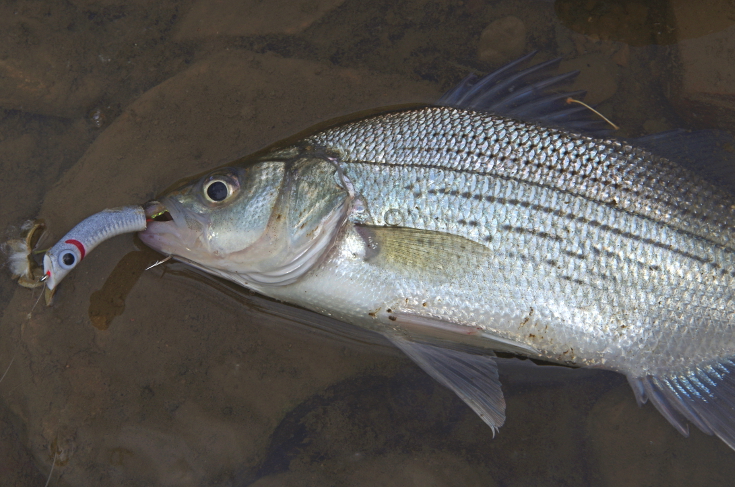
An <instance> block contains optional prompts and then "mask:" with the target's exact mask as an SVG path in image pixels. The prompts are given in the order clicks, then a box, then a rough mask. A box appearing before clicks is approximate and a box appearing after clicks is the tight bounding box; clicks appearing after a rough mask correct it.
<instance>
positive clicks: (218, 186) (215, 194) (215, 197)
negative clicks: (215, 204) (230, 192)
mask: <svg viewBox="0 0 735 487" xmlns="http://www.w3.org/2000/svg"><path fill="white" fill-rule="evenodd" d="M207 196H209V199H211V200H212V201H222V200H224V199H225V198H227V185H226V184H225V183H223V182H222V181H215V182H213V183H212V184H210V185H209V186H207Z"/></svg>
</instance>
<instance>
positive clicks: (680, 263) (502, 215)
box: [308, 108, 735, 374]
mask: <svg viewBox="0 0 735 487" xmlns="http://www.w3.org/2000/svg"><path fill="white" fill-rule="evenodd" d="M426 127H430V130H427V129H426ZM367 133H370V134H371V135H370V137H367V136H366V134H367ZM376 134H377V135H376ZM478 134H484V135H478ZM379 135H380V136H379ZM308 142H309V143H311V144H314V145H317V146H322V147H326V148H328V149H329V150H332V151H335V152H336V153H337V154H338V155H339V158H340V160H341V161H342V162H343V164H344V166H343V168H344V171H345V173H346V174H347V176H348V177H349V178H350V179H351V180H352V181H353V183H354V184H355V188H356V190H357V192H358V193H359V194H360V195H362V197H363V198H365V199H366V201H367V205H366V206H367V207H368V208H370V211H371V212H372V213H371V216H372V218H373V219H374V221H373V223H374V224H376V225H385V224H386V222H385V219H384V218H383V215H385V214H386V212H401V218H400V219H401V225H403V226H409V227H412V228H420V229H424V230H430V231H441V232H448V233H452V234H456V235H461V236H463V237H466V238H468V239H471V240H473V241H475V242H478V243H481V244H483V245H487V246H488V247H489V248H491V249H492V251H493V253H494V255H495V257H496V259H497V261H496V263H495V264H494V266H493V267H492V268H491V269H489V273H488V275H497V274H500V275H502V279H501V280H500V282H495V283H486V284H485V285H484V286H482V288H479V289H472V290H471V293H477V294H476V295H475V299H476V300H477V301H479V302H481V303H487V307H488V308H489V309H488V310H486V311H485V313H486V314H492V313H493V312H494V308H496V307H497V306H498V303H497V300H501V301H502V300H510V301H511V302H512V303H516V304H511V305H509V308H513V307H514V306H515V308H516V309H514V310H513V313H512V314H513V316H514V317H515V318H517V317H518V316H519V315H520V313H521V312H522V311H523V310H525V309H527V308H528V306H529V304H528V303H535V306H536V307H537V308H543V307H544V305H545V304H544V303H546V306H548V310H549V313H550V315H556V316H555V319H553V321H554V327H556V328H557V329H558V328H559V327H564V326H570V327H573V328H574V329H575V332H576V331H581V332H582V335H581V336H580V335H579V334H577V335H575V338H574V341H576V342H577V344H578V347H577V348H578V350H581V351H583V350H586V349H588V350H591V351H592V350H594V351H595V352H594V353H591V354H590V355H589V356H584V354H583V353H582V354H580V353H578V354H577V356H578V360H579V361H580V362H582V363H587V364H594V363H598V364H602V363H604V364H606V366H608V367H612V368H614V369H617V370H623V371H630V370H631V369H636V372H637V373H643V374H645V373H652V372H655V371H658V370H660V369H665V368H670V367H671V366H672V365H674V364H676V365H677V366H680V365H681V363H682V361H684V362H686V363H689V364H693V363H698V362H701V361H703V360H709V359H714V358H722V357H723V355H729V354H731V353H732V352H731V350H732V349H733V346H734V345H735V342H734V341H733V338H732V336H731V335H732V333H731V330H732V327H733V325H734V323H733V321H732V318H731V317H732V313H733V311H735V308H734V307H733V305H732V304H731V303H732V302H733V300H732V290H731V287H732V278H733V277H732V275H731V273H730V272H729V271H727V272H722V270H728V269H733V268H735V266H733V263H734V262H733V261H734V258H733V252H732V250H731V247H730V246H729V245H728V246H725V245H724V242H726V239H725V236H726V233H727V232H723V231H722V229H723V228H729V227H727V225H728V222H729V221H730V220H731V218H732V215H731V214H730V212H727V211H725V208H729V207H730V206H732V205H730V204H729V201H730V196H729V195H728V194H727V193H724V192H722V191H720V190H718V189H717V188H715V187H713V186H711V185H709V184H708V183H705V182H703V181H701V180H698V179H694V180H695V181H696V182H697V183H698V186H694V185H693V184H692V183H690V182H689V181H690V180H692V179H693V178H691V175H689V174H687V173H686V171H685V170H684V169H681V168H679V167H677V166H674V165H672V164H671V163H670V162H668V161H667V160H664V159H661V158H656V157H654V156H651V155H650V154H647V153H645V152H644V151H642V150H639V149H633V148H626V147H625V146H623V145H622V144H621V143H619V142H615V141H599V140H594V139H589V138H586V137H583V136H578V135H573V134H567V133H564V132H560V131H556V130H553V129H548V128H543V127H537V126H535V125H531V124H523V123H521V122H516V121H512V120H507V119H502V118H500V117H497V116H494V115H488V114H484V113H473V112H465V111H459V110H456V109H452V108H426V109H420V110H415V111H407V112H400V113H395V114H387V115H383V116H379V117H375V118H373V119H370V120H368V121H367V123H365V121H363V122H359V123H355V124H347V125H343V126H340V127H337V128H334V129H331V130H327V131H325V132H322V133H320V134H318V135H316V136H313V137H311V138H310V139H309V140H308ZM587 154H588V155H587ZM499 155H500V156H502V157H500V158H499ZM654 169H655V175H650V176H649V175H648V172H652V171H653V170H654ZM665 181H674V182H676V186H675V187H673V188H671V187H667V188H666V190H664V186H665ZM616 183H617V184H618V186H620V187H618V188H616V189H615V190H614V191H613V190H611V189H610V187H611V186H612V185H614V184H616ZM623 184H625V187H623ZM407 188H408V189H407ZM476 195H477V196H478V198H477V199H475V196H476ZM692 195H698V196H697V197H695V198H691V201H690V202H689V203H688V204H687V203H686V200H685V199H683V198H686V197H690V196H692ZM714 195H716V196H717V197H718V198H720V199H719V200H718V201H721V202H725V203H722V204H720V205H717V206H715V207H714V208H713V207H712V205H711V204H705V202H704V200H705V199H706V198H710V197H714ZM610 199H615V201H616V203H617V204H616V205H611V204H608V202H609V200H610ZM406 201H408V202H409V203H408V204H405V203H406ZM683 202H684V203H683ZM695 214H696V215H702V216H706V217H707V219H706V220H704V221H703V220H702V219H701V218H696V217H693V215H695ZM468 222H473V224H472V225H470V224H468ZM712 242H718V243H719V242H723V245H714V246H713V245H712ZM728 243H729V241H728ZM580 256H581V257H580ZM501 262H504V263H502V264H501ZM496 273H497V274H496ZM509 289H515V290H516V294H514V293H513V292H510V291H508V290H509ZM521 294H522V295H523V297H520V295H521ZM667 295H675V296H678V297H679V298H680V299H679V300H678V302H677V306H676V307H675V308H674V309H667V308H664V307H661V306H660V305H658V300H659V297H660V296H667ZM493 296H494V297H495V298H496V299H493ZM468 299H469V298H468ZM560 299H563V300H564V301H565V302H567V303H574V304H575V305H576V306H577V307H583V306H594V307H595V308H596V309H597V310H598V311H599V314H598V316H597V317H596V322H585V320H589V319H590V314H589V313H581V312H576V311H574V310H573V309H571V308H570V309H568V310H566V311H565V312H563V313H562V312H559V311H558V310H557V311H556V312H552V310H554V309H555V307H554V304H553V303H554V302H556V301H559V300H560ZM478 307H482V305H478ZM682 308H688V309H689V310H690V311H689V312H691V313H694V314H700V315H702V316H704V317H711V320H710V321H709V322H710V326H709V327H704V328H700V329H701V333H706V334H710V335H712V336H717V337H718V338H720V343H719V346H715V347H712V346H701V347H694V349H693V347H692V346H691V345H690V344H691V343H702V341H703V339H705V338H706V337H704V336H698V337H697V340H694V341H686V342H683V341H681V340H672V341H666V343H665V344H664V343H663V342H662V337H663V336H676V335H677V334H678V333H681V331H682V330H687V331H688V332H689V333H694V332H693V331H692V329H691V328H690V327H689V325H688V324H687V322H686V319H685V318H686V317H688V316H687V315H688V313H682V312H681V309H682ZM621 309H623V310H627V311H626V312H625V313H622V314H621ZM449 314H450V316H444V318H447V319H455V320H456V317H453V316H451V312H450V313H449ZM723 318H724V319H723ZM457 321H461V320H457ZM580 323H584V324H583V325H580ZM495 325H496V328H495V329H494V330H493V331H496V332H499V333H502V334H503V335H504V336H506V337H509V338H513V339H516V340H519V341H528V340H529V338H528V336H527V334H525V333H524V334H522V333H521V332H520V331H519V330H518V327H517V323H516V322H514V320H506V322H504V326H503V327H501V326H497V325H498V322H497V320H495ZM580 326H581V328H582V329H581V330H578V329H579V328H580ZM621 327H623V328H621ZM613 329H618V330H622V331H618V332H615V333H616V334H617V335H618V337H616V342H617V343H615V344H611V343H609V342H610V340H609V338H610V336H609V333H608V331H606V330H613ZM570 335H571V334H570ZM582 336H587V337H589V340H590V342H589V343H586V344H585V343H582V342H584V341H585V339H584V338H582ZM552 340H553V342H554V343H559V342H563V340H561V341H560V340H558V339H554V338H552ZM594 340H600V341H601V342H603V343H605V344H606V345H604V346H603V345H596V344H594V343H592V341H594ZM554 343H547V342H543V340H541V339H539V338H538V337H534V340H533V345H534V346H536V347H537V348H539V350H541V351H542V354H543V355H544V356H545V357H546V358H549V359H553V360H561V359H563V358H562V357H560V354H561V353H563V351H564V350H562V348H565V347H561V348H560V347H559V346H556V345H554ZM630 343H635V344H636V346H637V347H639V348H642V349H645V350H654V349H655V351H656V356H655V357H652V358H651V357H649V358H647V362H646V363H645V364H641V363H640V360H639V354H637V353H635V352H631V351H626V352H625V353H624V352H623V348H624V347H625V346H626V345H627V344H630ZM567 348H568V347H567ZM684 355H686V357H684Z"/></svg>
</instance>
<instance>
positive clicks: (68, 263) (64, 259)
mask: <svg viewBox="0 0 735 487" xmlns="http://www.w3.org/2000/svg"><path fill="white" fill-rule="evenodd" d="M76 262H77V256H76V255H74V252H72V251H71V250H67V251H65V252H62V253H61V254H59V266H61V268H62V269H66V270H69V269H71V268H73V267H74V264H76Z"/></svg>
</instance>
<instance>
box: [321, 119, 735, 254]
mask: <svg viewBox="0 0 735 487" xmlns="http://www.w3.org/2000/svg"><path fill="white" fill-rule="evenodd" d="M381 136H382V137H381ZM307 140H308V141H309V142H311V143H313V144H316V145H318V146H323V147H327V148H330V149H333V150H336V151H337V152H339V154H340V156H341V158H342V160H343V161H344V162H348V163H349V162H357V161H368V162H374V163H381V164H386V165H396V166H404V165H405V166H413V165H423V166H427V167H443V168H447V169H452V170H455V171H478V172H480V173H482V174H494V175H497V176H499V177H501V178H508V179H517V180H520V181H525V182H529V183H535V184H539V185H542V186H548V187H551V188H554V189H557V190H559V191H564V192H570V193H573V194H579V195H582V196H584V197H586V198H589V199H591V200H593V201H597V202H604V203H610V204H614V205H615V206H617V207H618V208H619V209H621V210H625V211H629V212H632V213H635V214H639V215H642V216H646V217H649V218H651V219H653V220H655V221H657V222H661V223H665V224H669V225H671V226H673V227H675V228H677V229H680V230H685V231H688V232H692V233H694V234H695V235H698V236H700V237H703V238H706V239H708V240H711V241H713V242H715V243H718V244H720V245H725V246H728V247H730V248H731V249H732V248H733V247H732V245H733V244H732V242H733V239H732V237H733V231H734V230H735V226H734V222H735V201H733V198H732V196H731V195H730V194H729V193H727V192H725V191H723V190H721V189H719V188H717V187H716V186H714V185H711V184H709V183H707V182H705V181H702V180H701V179H699V178H693V177H692V174H691V173H690V172H689V171H687V170H685V169H683V168H682V167H680V166H677V165H675V164H672V163H671V162H670V161H668V160H666V159H663V158H659V157H655V156H653V155H651V154H650V153H648V152H646V151H643V150H641V149H637V148H634V147H632V146H628V145H626V144H623V143H621V142H619V141H613V140H597V139H591V138H589V137H585V136H581V135H576V134H571V133H569V132H565V131H561V130H556V129H551V128H547V127H540V126H536V125H533V124H527V123H523V122H518V121H514V120H509V119H505V118H502V117H498V116H496V115H491V114H487V113H480V112H467V111H464V110H458V109H455V108H450V107H430V108H424V109H417V110H409V111H402V112H398V113H389V114H385V115H382V116H378V117H374V118H372V119H369V120H367V121H361V122H357V123H350V124H346V125H343V126H340V127H337V128H335V129H332V130H327V131H324V132H322V133H320V134H318V135H315V136H313V137H310V138H309V139H307ZM713 202H717V203H715V204H713Z"/></svg>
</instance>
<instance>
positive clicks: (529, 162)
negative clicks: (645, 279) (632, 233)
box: [403, 134, 727, 229]
mask: <svg viewBox="0 0 735 487" xmlns="http://www.w3.org/2000/svg"><path fill="white" fill-rule="evenodd" d="M461 135H462V136H463V137H464V138H471V139H473V140H479V141H480V142H492V143H495V142H497V140H493V139H496V138H495V137H492V136H487V135H485V136H484V137H482V138H480V137H477V136H471V137H468V134H461ZM445 136H446V134H440V135H436V134H435V135H434V137H435V138H441V137H445ZM523 148H524V149H526V150H536V149H537V148H538V146H537V145H536V144H526V145H524V146H523ZM547 149H548V147H547ZM630 149H631V150H632V151H633V152H642V151H643V149H640V148H636V147H631V148H630ZM403 150H406V151H412V150H413V151H421V152H436V151H438V150H439V148H437V147H424V146H416V147H413V146H407V147H404V148H403ZM442 150H443V151H444V152H445V153H447V154H450V153H453V154H457V155H459V154H467V155H468V156H470V157H476V158H484V159H492V160H495V161H498V162H501V163H503V162H506V161H509V162H511V163H514V164H515V163H518V162H519V161H520V160H521V158H520V157H518V156H516V155H513V154H512V153H511V154H491V153H486V152H483V151H479V150H476V149H475V150H470V149H464V148H461V147H445V148H442ZM554 150H555V151H557V154H555V156H556V157H549V158H548V159H547V160H548V161H550V162H549V163H545V162H544V161H539V160H535V159H533V157H526V158H524V159H523V163H524V165H525V166H527V167H535V168H536V169H539V170H543V169H546V170H547V171H548V172H549V174H550V175H553V174H554V173H556V174H557V175H559V176H565V175H570V176H573V177H575V178H577V177H578V176H581V178H583V179H586V180H588V181H590V182H591V183H592V184H594V185H605V186H609V187H611V188H613V189H614V190H615V191H619V192H621V193H622V194H623V195H631V196H633V197H634V198H639V199H642V200H644V202H646V203H655V204H660V205H662V206H664V207H668V206H669V204H668V203H667V201H666V200H664V199H661V198H659V197H656V196H655V195H647V194H644V193H643V192H641V191H638V190H635V189H629V188H626V187H625V186H623V185H621V184H620V183H619V182H617V181H615V180H613V179H610V178H600V177H597V176H594V175H592V174H586V173H584V172H582V171H579V170H576V169H573V168H569V169H567V168H564V167H558V166H557V165H556V162H557V161H558V160H560V159H561V160H563V159H564V158H565V157H566V156H570V155H571V156H575V157H577V156H578V155H579V154H575V151H567V150H566V147H565V146H563V145H562V146H560V147H558V148H554ZM538 152H539V153H543V152H547V151H543V150H542V151H538ZM547 153H548V152H547ZM651 157H656V156H655V155H653V154H651ZM416 166H417V165H412V167H416ZM436 167H442V166H436ZM453 170H456V169H453ZM603 173H604V171H603ZM479 174H486V175H496V176H498V177H506V176H505V175H503V176H501V175H499V174H497V173H491V172H481V173H479ZM559 189H560V188H559ZM560 190H561V191H565V192H566V191H568V190H566V189H560ZM688 195H689V193H688V192H686V193H684V194H683V195H682V196H683V197H686V196H688ZM676 212H677V213H678V214H679V215H681V216H694V217H696V218H697V219H698V220H699V221H700V222H702V223H707V222H708V221H709V218H708V217H707V216H706V215H701V214H698V213H697V212H696V211H692V210H690V209H689V208H678V207H677V208H676ZM717 226H719V227H720V228H723V229H724V228H727V224H726V223H725V222H719V224H718V225H717Z"/></svg>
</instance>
